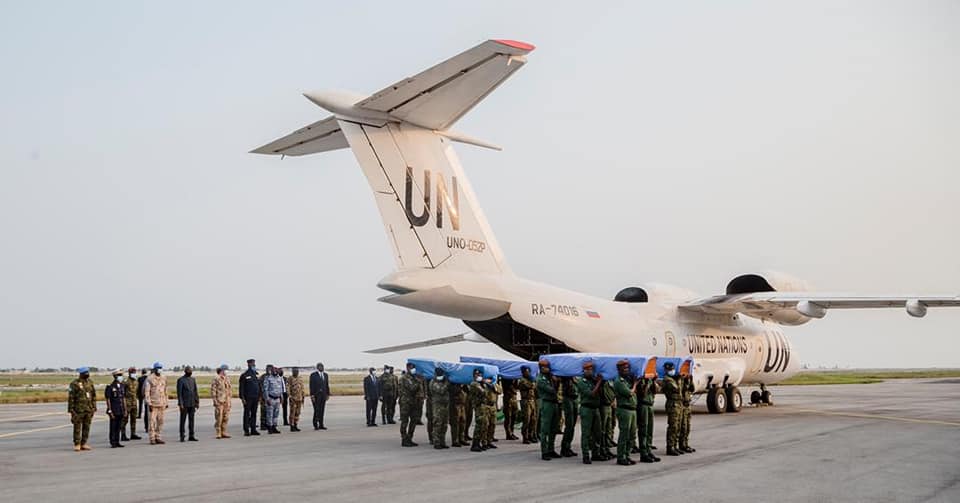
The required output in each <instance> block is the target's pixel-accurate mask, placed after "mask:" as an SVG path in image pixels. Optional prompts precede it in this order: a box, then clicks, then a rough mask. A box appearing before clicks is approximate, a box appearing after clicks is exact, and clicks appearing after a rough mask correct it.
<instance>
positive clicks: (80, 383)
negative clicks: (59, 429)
mask: <svg viewBox="0 0 960 503" xmlns="http://www.w3.org/2000/svg"><path fill="white" fill-rule="evenodd" d="M77 373H78V374H79V377H77V378H76V379H74V380H73V382H71V383H70V391H69V392H68V396H67V412H69V413H70V422H71V423H73V450H74V451H81V450H83V451H89V450H91V447H90V444H89V443H87V442H88V440H89V439H90V423H92V422H93V415H94V414H95V413H96V412H97V390H96V389H95V388H94V387H93V381H91V380H90V369H89V368H87V367H80V368H78V369H77Z"/></svg>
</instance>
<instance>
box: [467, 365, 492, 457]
mask: <svg viewBox="0 0 960 503" xmlns="http://www.w3.org/2000/svg"><path fill="white" fill-rule="evenodd" d="M467 393H468V395H469V396H470V404H471V405H473V417H474V419H475V421H474V426H473V444H472V445H471V446H470V450H471V451H473V452H483V451H485V450H487V448H486V445H487V444H488V443H489V442H487V441H486V438H484V435H486V432H487V422H486V415H485V414H484V410H483V402H484V399H485V396H486V391H484V389H483V374H482V373H481V372H480V369H474V371H473V382H472V383H470V388H469V390H468V392H467Z"/></svg>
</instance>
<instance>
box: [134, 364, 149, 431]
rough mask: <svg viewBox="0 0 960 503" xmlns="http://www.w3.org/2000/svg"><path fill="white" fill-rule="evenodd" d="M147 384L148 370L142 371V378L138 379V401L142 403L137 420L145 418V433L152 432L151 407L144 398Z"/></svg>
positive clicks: (138, 409)
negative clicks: (144, 389) (144, 388)
mask: <svg viewBox="0 0 960 503" xmlns="http://www.w3.org/2000/svg"><path fill="white" fill-rule="evenodd" d="M146 384H147V369H140V377H138V378H137V400H138V401H139V402H140V404H139V407H138V408H137V418H138V419H139V418H140V417H143V431H149V430H150V406H149V405H147V403H146V399H145V398H144V396H143V387H144V386H145V385H146Z"/></svg>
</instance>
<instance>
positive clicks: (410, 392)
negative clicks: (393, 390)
mask: <svg viewBox="0 0 960 503" xmlns="http://www.w3.org/2000/svg"><path fill="white" fill-rule="evenodd" d="M416 373H417V369H416V367H414V365H413V364H412V363H407V372H406V373H405V374H403V377H401V378H400V445H401V446H403V447H416V446H417V443H416V442H414V441H413V431H414V430H415V429H416V428H417V419H419V418H420V414H421V413H422V408H421V407H422V404H423V386H422V385H421V384H420V378H419V377H417V375H416Z"/></svg>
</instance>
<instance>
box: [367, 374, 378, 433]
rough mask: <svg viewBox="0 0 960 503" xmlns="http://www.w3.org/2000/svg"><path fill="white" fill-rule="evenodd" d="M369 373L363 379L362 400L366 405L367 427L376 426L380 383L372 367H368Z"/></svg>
mask: <svg viewBox="0 0 960 503" xmlns="http://www.w3.org/2000/svg"><path fill="white" fill-rule="evenodd" d="M369 372H370V373H369V374H367V376H366V377H364V378H363V400H364V403H366V416H367V426H376V425H377V403H378V402H379V401H380V382H379V379H377V374H376V371H375V370H374V368H373V367H370V370H369Z"/></svg>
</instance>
